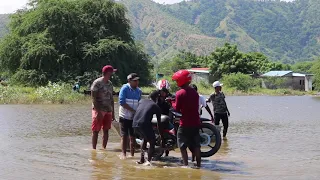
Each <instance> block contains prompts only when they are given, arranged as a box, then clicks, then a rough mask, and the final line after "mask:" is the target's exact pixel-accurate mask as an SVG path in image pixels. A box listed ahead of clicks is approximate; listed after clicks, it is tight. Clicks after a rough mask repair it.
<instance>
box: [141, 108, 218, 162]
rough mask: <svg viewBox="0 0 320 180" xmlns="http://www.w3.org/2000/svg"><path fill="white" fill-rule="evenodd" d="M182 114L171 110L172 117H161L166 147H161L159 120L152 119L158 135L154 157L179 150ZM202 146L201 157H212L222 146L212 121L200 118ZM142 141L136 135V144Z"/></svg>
mask: <svg viewBox="0 0 320 180" xmlns="http://www.w3.org/2000/svg"><path fill="white" fill-rule="evenodd" d="M181 116H182V115H181V114H180V113H178V112H175V111H174V110H173V109H171V110H170V115H169V116H166V115H162V116H161V124H162V127H163V128H162V129H163V132H162V134H163V140H164V147H161V138H160V135H159V132H158V128H157V119H156V118H153V119H152V121H151V122H152V124H153V130H154V132H155V135H156V148H155V155H154V157H156V158H160V157H161V156H163V154H164V152H165V151H173V150H175V149H176V148H177V130H178V128H179V121H180V118H181ZM200 121H201V127H200V130H199V131H200V132H199V133H200V145H201V157H210V156H213V155H214V154H215V153H217V152H218V150H219V149H220V146H221V134H220V131H219V130H218V129H217V128H216V127H215V126H214V125H213V124H211V119H207V118H202V117H201V118H200ZM141 141H142V139H141V137H139V135H136V142H137V143H138V144H140V143H141Z"/></svg>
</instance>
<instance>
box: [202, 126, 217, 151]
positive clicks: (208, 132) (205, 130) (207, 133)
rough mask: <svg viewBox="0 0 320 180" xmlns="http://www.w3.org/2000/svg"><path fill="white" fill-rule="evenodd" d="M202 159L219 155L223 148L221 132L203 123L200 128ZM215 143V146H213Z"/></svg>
mask: <svg viewBox="0 0 320 180" xmlns="http://www.w3.org/2000/svg"><path fill="white" fill-rule="evenodd" d="M200 138H201V141H200V142H201V157H210V156H213V155H214V154H215V153H217V152H218V151H219V149H220V146H221V134H220V131H219V130H218V129H217V128H216V127H215V126H213V125H212V124H210V123H202V124H201V128H200ZM212 143H214V145H212Z"/></svg>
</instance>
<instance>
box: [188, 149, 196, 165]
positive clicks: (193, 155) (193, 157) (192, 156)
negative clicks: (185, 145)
mask: <svg viewBox="0 0 320 180" xmlns="http://www.w3.org/2000/svg"><path fill="white" fill-rule="evenodd" d="M189 150H190V151H191V161H192V162H194V160H195V157H196V156H195V154H194V149H193V148H192V147H189Z"/></svg>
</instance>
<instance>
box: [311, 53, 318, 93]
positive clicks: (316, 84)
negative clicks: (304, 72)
mask: <svg viewBox="0 0 320 180" xmlns="http://www.w3.org/2000/svg"><path fill="white" fill-rule="evenodd" d="M310 71H311V72H312V73H313V74H314V86H315V89H316V90H318V91H320V58H319V59H318V60H316V61H315V62H314V65H313V66H312V67H311V69H310Z"/></svg>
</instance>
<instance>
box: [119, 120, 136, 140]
mask: <svg viewBox="0 0 320 180" xmlns="http://www.w3.org/2000/svg"><path fill="white" fill-rule="evenodd" d="M119 122H120V135H121V137H123V136H131V137H133V136H134V131H133V128H132V120H128V119H124V118H120V119H119Z"/></svg>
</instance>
